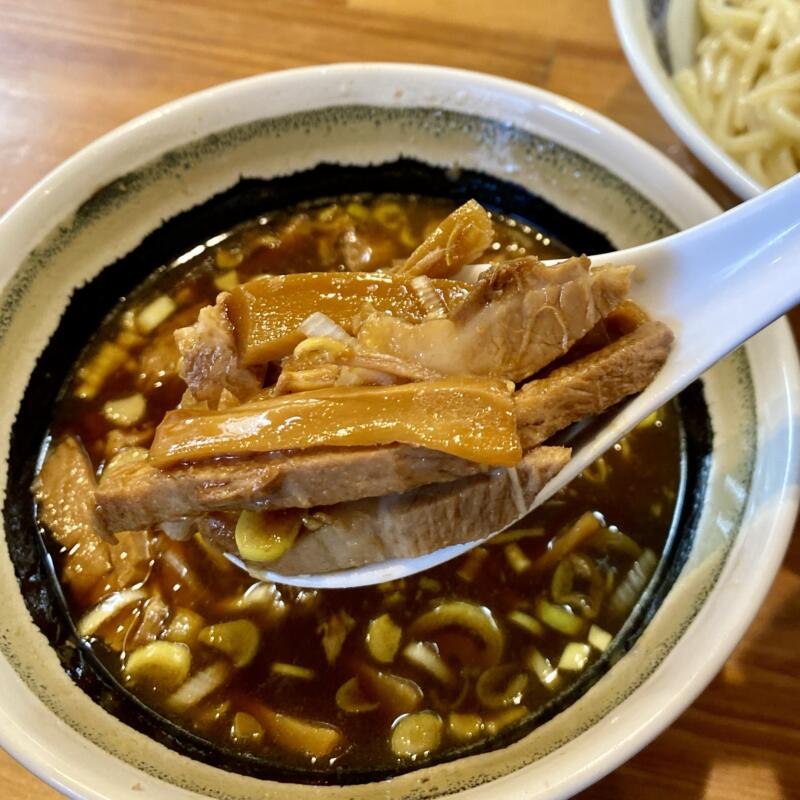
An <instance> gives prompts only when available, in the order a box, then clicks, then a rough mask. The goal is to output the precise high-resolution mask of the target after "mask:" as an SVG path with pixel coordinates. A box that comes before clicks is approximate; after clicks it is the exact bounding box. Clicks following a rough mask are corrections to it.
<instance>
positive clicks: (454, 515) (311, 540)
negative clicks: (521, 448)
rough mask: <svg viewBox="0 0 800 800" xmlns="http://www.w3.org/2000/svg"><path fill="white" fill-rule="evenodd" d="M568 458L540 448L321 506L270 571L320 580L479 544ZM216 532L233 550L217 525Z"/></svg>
mask: <svg viewBox="0 0 800 800" xmlns="http://www.w3.org/2000/svg"><path fill="white" fill-rule="evenodd" d="M569 455H570V451H569V450H568V449H567V448H564V447H539V448H537V449H536V450H533V451H531V452H530V453H527V454H526V455H525V456H524V457H523V459H522V461H520V463H519V465H518V466H516V467H513V468H511V469H497V470H491V471H490V472H488V473H485V474H482V475H475V476H472V477H469V478H462V479H460V480H457V481H452V482H451V483H446V484H438V485H435V486H423V487H421V488H419V489H416V490H414V491H411V492H406V493H404V494H393V495H386V496H383V497H377V498H372V499H367V500H359V501H357V502H353V503H344V504H342V505H340V506H335V507H333V508H326V509H325V510H324V511H325V514H326V516H327V517H328V519H329V520H330V522H328V523H327V524H324V525H323V526H322V527H320V528H318V529H316V530H314V531H312V532H307V533H305V534H303V535H301V537H300V538H299V539H298V540H297V541H296V542H295V543H294V544H293V545H292V547H291V548H290V549H289V550H288V552H287V553H286V554H285V555H283V556H282V557H281V558H279V559H278V560H276V561H273V562H270V564H269V566H268V568H269V570H270V571H274V572H277V573H280V574H282V575H299V574H317V573H322V572H331V571H333V570H337V569H348V568H351V567H358V566H361V565H363V564H370V563H374V562H379V561H384V560H386V559H391V558H414V557H415V556H420V555H424V554H425V553H430V552H433V551H434V550H438V549H439V548H441V547H446V546H448V545H453V544H460V543H462V542H469V541H473V540H474V539H476V538H483V537H484V536H486V535H488V534H489V533H492V532H494V531H496V530H499V529H500V528H504V527H506V526H507V525H510V524H511V523H512V522H514V520H515V519H517V518H518V517H520V516H521V515H522V514H524V513H525V510H526V509H527V508H528V507H529V506H530V504H531V503H532V502H533V499H534V498H535V497H536V495H537V494H538V493H539V491H540V490H541V488H542V487H543V486H544V485H545V483H547V481H549V480H550V478H552V477H553V476H554V475H556V474H557V473H558V472H559V470H561V469H562V467H564V465H565V464H566V463H567V461H568V460H569ZM215 534H216V537H218V538H217V541H220V543H221V544H222V545H223V546H226V545H227V547H228V548H230V541H231V537H230V533H229V532H227V533H226V532H225V530H224V527H223V526H222V525H219V526H218V527H217V529H216V531H215ZM251 566H252V567H253V568H254V569H256V570H257V569H258V565H257V564H253V565H251Z"/></svg>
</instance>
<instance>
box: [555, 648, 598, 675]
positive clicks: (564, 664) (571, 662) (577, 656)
mask: <svg viewBox="0 0 800 800" xmlns="http://www.w3.org/2000/svg"><path fill="white" fill-rule="evenodd" d="M591 652H592V650H591V648H590V647H589V645H588V644H584V643H583V642H570V643H569V644H568V645H567V646H566V647H565V648H564V652H563V653H562V654H561V659H560V660H559V662H558V668H559V669H564V670H567V671H568V672H580V671H581V670H582V669H583V668H584V667H585V666H586V662H587V661H588V660H589V655H590V654H591Z"/></svg>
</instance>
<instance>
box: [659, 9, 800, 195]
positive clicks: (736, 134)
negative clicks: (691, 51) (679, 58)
mask: <svg viewBox="0 0 800 800" xmlns="http://www.w3.org/2000/svg"><path fill="white" fill-rule="evenodd" d="M698 6H699V9H700V13H701V16H702V19H703V22H704V23H705V26H706V30H707V33H706V35H705V36H704V37H703V38H702V39H701V40H700V43H699V44H698V46H697V51H696V52H697V61H696V62H695V63H694V64H693V65H692V66H689V67H684V68H683V69H682V70H680V72H678V73H677V74H676V76H675V85H676V86H677V87H678V90H679V91H680V93H681V97H682V98H683V100H684V102H685V103H686V105H687V107H688V108H689V110H690V111H691V112H692V114H693V115H694V116H695V117H696V118H697V120H699V122H700V123H701V124H702V126H703V128H705V130H706V131H708V133H709V134H710V135H711V137H712V138H713V139H714V141H716V142H718V143H719V144H720V145H721V146H722V147H723V148H724V149H725V151H726V152H727V153H728V154H729V155H731V156H733V157H734V158H735V159H736V160H737V161H738V162H739V163H740V164H741V165H742V166H743V167H744V168H745V169H746V170H747V171H748V172H749V173H750V174H751V175H752V176H753V177H754V178H756V179H757V180H758V181H759V182H761V183H763V184H764V185H766V186H772V185H774V184H776V183H779V182H780V181H782V180H785V179H786V178H789V177H791V176H792V175H794V174H795V173H796V172H797V171H798V169H800V3H799V2H797V0H735V2H734V3H730V2H726V0H700V2H699V3H698Z"/></svg>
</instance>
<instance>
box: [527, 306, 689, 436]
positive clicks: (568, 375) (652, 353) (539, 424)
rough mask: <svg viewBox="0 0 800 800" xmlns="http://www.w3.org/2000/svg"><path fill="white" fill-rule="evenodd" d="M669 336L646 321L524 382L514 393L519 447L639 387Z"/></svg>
mask: <svg viewBox="0 0 800 800" xmlns="http://www.w3.org/2000/svg"><path fill="white" fill-rule="evenodd" d="M673 338H674V336H673V334H672V331H671V330H670V329H669V328H668V327H667V326H666V325H664V323H662V322H655V321H651V322H645V323H644V324H643V325H641V326H640V327H639V328H637V329H636V330H635V331H633V332H632V333H629V334H627V335H626V336H623V337H622V338H620V339H618V340H617V341H616V342H613V343H612V344H610V345H608V346H606V347H604V348H602V349H601V350H598V351H596V352H595V353H591V354H590V355H588V356H585V357H584V358H582V359H580V360H579V361H575V362H573V363H571V364H567V365H566V366H564V367H560V368H559V369H557V370H554V371H553V372H552V373H551V374H550V375H548V376H547V377H544V378H539V379H538V380H533V381H530V383H527V384H525V386H523V387H522V388H521V389H520V390H519V391H518V392H517V393H516V396H515V405H516V409H517V425H518V430H519V436H520V441H521V442H522V446H523V447H524V448H526V449H527V448H530V447H534V446H535V445H537V444H540V443H541V442H544V441H545V440H546V439H549V438H550V437H551V436H552V435H553V434H554V433H556V432H558V431H560V430H562V428H565V427H566V426H567V425H571V424H572V423H573V422H577V421H578V420H581V419H583V418H584V417H589V416H592V415H594V414H599V413H601V412H602V411H605V410H606V409H608V408H610V407H611V406H613V405H615V404H616V403H618V402H620V400H622V399H624V398H625V397H627V396H628V395H631V394H634V393H636V392H641V391H642V389H644V388H645V387H646V386H647V385H648V384H649V383H650V381H652V380H653V378H654V377H655V375H656V373H657V372H658V371H659V370H660V369H661V367H662V366H663V364H664V362H665V361H666V359H667V356H668V355H669V351H670V346H671V345H672V341H673Z"/></svg>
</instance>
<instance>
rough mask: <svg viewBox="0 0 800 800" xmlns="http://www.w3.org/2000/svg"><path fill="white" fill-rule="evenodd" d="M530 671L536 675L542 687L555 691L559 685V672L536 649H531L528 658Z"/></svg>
mask: <svg viewBox="0 0 800 800" xmlns="http://www.w3.org/2000/svg"><path fill="white" fill-rule="evenodd" d="M526 660H527V662H528V669H530V671H531V672H532V673H533V674H534V675H536V677H537V678H538V679H539V681H540V682H541V684H542V686H544V687H545V688H546V689H554V688H555V687H556V685H557V683H558V670H557V669H556V668H555V667H554V666H553V665H552V664H551V663H550V659H549V658H547V657H546V656H543V655H542V654H541V653H540V652H539V651H538V650H537V649H536V648H535V647H534V648H531V651H530V652H529V653H528V656H527V658H526Z"/></svg>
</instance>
